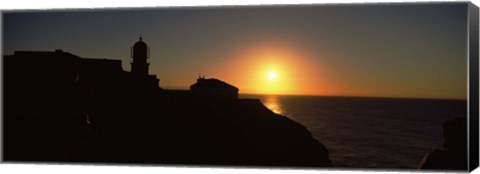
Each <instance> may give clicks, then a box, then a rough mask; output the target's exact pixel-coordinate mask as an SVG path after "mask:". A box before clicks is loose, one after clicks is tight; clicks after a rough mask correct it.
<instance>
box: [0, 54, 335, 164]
mask: <svg viewBox="0 0 480 174" xmlns="http://www.w3.org/2000/svg"><path fill="white" fill-rule="evenodd" d="M142 68H143V69H142ZM138 72H139V73H138V74H140V73H143V74H144V73H145V70H144V67H142V66H139V68H138ZM147 73H148V71H147ZM210 81H213V82H214V83H222V82H221V81H219V80H216V79H204V78H199V80H198V81H197V85H192V87H191V89H192V90H190V91H174V90H164V89H161V88H160V87H159V85H158V83H159V81H158V79H157V78H156V76H151V75H148V74H146V76H145V77H140V76H138V75H135V74H134V73H130V72H125V71H123V70H122V68H121V62H120V61H116V60H108V59H85V58H80V57H78V56H75V55H72V54H70V53H66V52H63V51H60V50H59V51H56V52H15V54H14V55H9V56H4V85H5V86H4V93H3V94H4V113H3V114H4V118H3V119H4V120H3V123H4V125H3V126H4V135H3V137H4V139H3V140H4V141H3V142H4V146H3V147H4V149H3V152H4V156H3V158H4V160H5V161H10V162H13V161H22V162H24V161H32V162H88V163H91V162H94V163H124V164H195V165H197V164H200V165H248V166H293V167H329V166H332V164H331V162H330V160H329V158H328V151H327V149H326V148H325V147H324V146H323V145H322V144H321V143H320V142H318V141H317V140H315V139H314V138H313V137H312V135H311V134H310V132H309V131H308V130H307V129H306V128H305V127H304V126H302V125H300V124H299V123H297V122H295V121H292V120H290V119H289V118H287V117H284V116H281V115H277V114H275V113H273V112H272V111H270V110H268V109H267V108H266V107H264V106H263V105H262V103H261V102H260V101H259V100H255V99H250V100H249V99H237V97H238V96H237V95H236V94H234V93H230V92H231V91H228V90H227V91H226V92H225V93H220V94H219V96H215V95H212V94H211V92H214V91H216V90H212V91H208V90H209V89H211V88H202V85H201V84H208V83H210ZM226 86H227V87H228V85H226ZM231 88H232V87H231ZM233 89H234V88H233ZM219 90H220V89H219ZM220 91H221V90H220ZM234 92H235V91H234ZM223 94H227V95H223Z"/></svg>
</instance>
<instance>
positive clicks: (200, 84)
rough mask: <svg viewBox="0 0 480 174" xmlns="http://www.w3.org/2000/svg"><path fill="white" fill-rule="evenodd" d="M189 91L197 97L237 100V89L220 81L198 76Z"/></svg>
mask: <svg viewBox="0 0 480 174" xmlns="http://www.w3.org/2000/svg"><path fill="white" fill-rule="evenodd" d="M190 91H191V92H192V93H193V94H194V95H196V96H199V97H206V98H216V99H218V98H221V99H238V88H237V87H235V86H232V85H230V84H228V83H225V82H223V81H221V80H218V79H215V78H210V79H205V77H203V76H200V77H199V78H198V79H197V83H195V84H193V85H191V86H190Z"/></svg>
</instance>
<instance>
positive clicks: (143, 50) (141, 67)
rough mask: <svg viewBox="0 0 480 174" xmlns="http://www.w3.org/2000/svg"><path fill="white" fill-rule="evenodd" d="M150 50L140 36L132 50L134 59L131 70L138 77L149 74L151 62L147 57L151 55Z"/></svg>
mask: <svg viewBox="0 0 480 174" xmlns="http://www.w3.org/2000/svg"><path fill="white" fill-rule="evenodd" d="M149 51H150V50H149V48H148V46H147V44H146V43H145V42H143V41H142V37H140V38H139V40H138V41H137V42H136V43H135V44H134V45H133V47H132V50H131V57H132V59H133V61H132V63H131V65H132V69H131V72H132V74H133V75H135V76H138V77H147V76H148V65H149V63H148V62H147V59H148V57H149Z"/></svg>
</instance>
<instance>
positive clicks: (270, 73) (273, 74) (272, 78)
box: [267, 71, 277, 81]
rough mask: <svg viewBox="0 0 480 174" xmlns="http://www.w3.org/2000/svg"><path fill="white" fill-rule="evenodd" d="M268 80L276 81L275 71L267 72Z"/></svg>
mask: <svg viewBox="0 0 480 174" xmlns="http://www.w3.org/2000/svg"><path fill="white" fill-rule="evenodd" d="M267 78H268V80H272V81H273V80H276V79H277V72H275V71H269V72H268V74H267Z"/></svg>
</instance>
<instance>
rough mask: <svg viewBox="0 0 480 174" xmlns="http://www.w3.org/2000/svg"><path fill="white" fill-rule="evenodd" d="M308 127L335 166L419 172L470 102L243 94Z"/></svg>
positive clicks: (243, 96)
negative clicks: (446, 128) (444, 128)
mask: <svg viewBox="0 0 480 174" xmlns="http://www.w3.org/2000/svg"><path fill="white" fill-rule="evenodd" d="M240 98H257V99H260V100H261V101H262V103H263V104H264V105H265V106H266V107H268V108H270V109H271V110H272V111H273V112H276V113H278V114H281V115H284V116H286V117H289V118H291V119H292V120H295V121H297V122H299V123H300V124H302V125H304V126H305V127H306V128H307V129H308V130H309V131H310V132H311V133H312V135H313V136H314V137H315V138H316V139H317V140H318V141H320V142H321V143H323V144H324V145H325V146H326V147H327V149H328V151H329V152H330V159H331V160H332V162H333V164H334V165H335V166H336V167H348V168H350V167H351V168H405V169H408V168H410V169H412V168H416V167H417V166H418V164H419V163H420V161H421V160H422V158H423V156H424V155H425V154H426V153H428V152H430V151H432V150H434V149H436V148H441V146H442V141H443V138H442V131H441V129H442V125H443V122H444V121H447V120H450V119H453V118H456V117H466V114H467V102H466V101H465V100H434V99H394V98H367V97H326V96H281V95H241V96H240Z"/></svg>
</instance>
